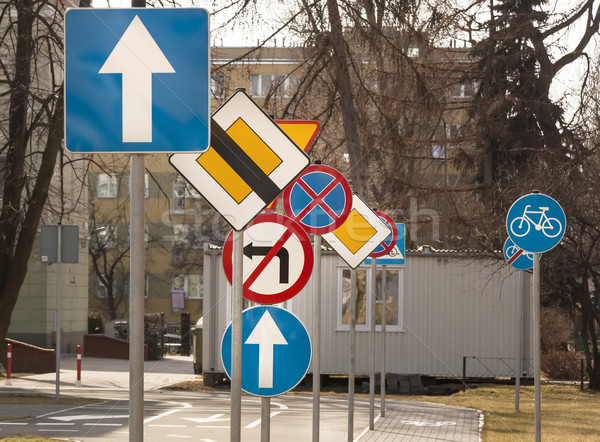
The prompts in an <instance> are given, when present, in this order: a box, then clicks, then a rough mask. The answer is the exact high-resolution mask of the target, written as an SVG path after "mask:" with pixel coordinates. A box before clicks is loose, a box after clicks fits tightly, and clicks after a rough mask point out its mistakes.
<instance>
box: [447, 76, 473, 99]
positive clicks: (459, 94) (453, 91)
mask: <svg viewBox="0 0 600 442" xmlns="http://www.w3.org/2000/svg"><path fill="white" fill-rule="evenodd" d="M478 90H479V81H478V80H466V81H464V82H462V83H454V84H451V85H450V86H449V93H450V98H461V99H462V98H473V97H475V94H476V93H477V91H478Z"/></svg>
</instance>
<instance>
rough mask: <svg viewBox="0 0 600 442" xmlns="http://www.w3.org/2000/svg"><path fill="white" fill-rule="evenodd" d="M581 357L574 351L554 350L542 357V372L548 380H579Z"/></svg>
mask: <svg viewBox="0 0 600 442" xmlns="http://www.w3.org/2000/svg"><path fill="white" fill-rule="evenodd" d="M580 358H581V355H580V354H579V353H576V352H574V351H562V350H553V351H550V352H548V353H546V354H543V355H542V367H541V369H542V371H543V372H544V374H545V375H546V377H547V378H548V379H553V380H558V379H560V380H572V381H573V380H578V379H579V377H580V367H581V365H580V364H581V363H580V362H579V361H580Z"/></svg>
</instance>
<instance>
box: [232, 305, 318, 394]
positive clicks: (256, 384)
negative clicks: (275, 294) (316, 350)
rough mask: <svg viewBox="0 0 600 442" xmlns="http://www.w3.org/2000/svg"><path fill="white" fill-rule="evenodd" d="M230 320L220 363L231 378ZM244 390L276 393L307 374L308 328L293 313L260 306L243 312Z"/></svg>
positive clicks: (281, 392)
mask: <svg viewBox="0 0 600 442" xmlns="http://www.w3.org/2000/svg"><path fill="white" fill-rule="evenodd" d="M231 333H232V331H231V323H230V324H229V327H227V329H226V330H225V333H224V334H223V339H222V341H221V362H222V363H223V368H225V372H226V373H227V376H229V377H231V341H232V340H231ZM242 343H243V344H242V390H244V391H246V392H248V393H250V394H253V395H255V396H264V397H270V396H276V395H279V394H283V393H285V392H286V391H289V390H291V389H292V388H294V387H295V386H296V385H298V384H299V383H300V381H301V380H302V379H303V378H304V376H305V375H306V372H307V371H308V367H309V365H310V361H311V358H312V345H311V342H310V336H309V335H308V332H307V330H306V327H305V326H304V324H302V322H301V321H300V320H299V319H298V318H297V317H296V316H295V315H293V314H292V313H290V312H288V311H287V310H284V309H282V308H279V307H273V306H266V305H260V306H256V307H251V308H249V309H247V310H244V312H243V313H242Z"/></svg>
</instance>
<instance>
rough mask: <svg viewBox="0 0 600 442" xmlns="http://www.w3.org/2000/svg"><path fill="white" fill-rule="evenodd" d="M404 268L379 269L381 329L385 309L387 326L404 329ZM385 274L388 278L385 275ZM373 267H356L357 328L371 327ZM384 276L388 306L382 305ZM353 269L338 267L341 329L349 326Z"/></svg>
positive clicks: (377, 309) (377, 316)
mask: <svg viewBox="0 0 600 442" xmlns="http://www.w3.org/2000/svg"><path fill="white" fill-rule="evenodd" d="M403 272H404V269H402V268H398V267H391V266H386V268H385V271H384V270H383V267H379V268H378V269H377V271H376V278H377V279H376V293H375V321H376V329H377V330H381V321H382V317H383V315H382V312H385V317H386V330H387V331H402V324H403V321H402V276H403ZM384 274H385V278H384ZM371 278H372V275H371V270H370V269H367V268H358V269H357V270H356V290H357V292H356V330H359V331H361V330H362V331H365V330H370V329H371V287H372V282H371V281H372V279H371ZM384 279H385V294H386V296H385V308H383V307H382V286H383V281H384ZM350 289H351V270H350V269H349V268H347V267H339V268H338V327H337V328H338V329H339V330H349V329H350Z"/></svg>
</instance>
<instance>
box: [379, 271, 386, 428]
mask: <svg viewBox="0 0 600 442" xmlns="http://www.w3.org/2000/svg"><path fill="white" fill-rule="evenodd" d="M386 271H387V269H386V266H383V268H382V269H381V340H382V344H381V382H380V388H381V407H380V408H381V417H385V364H386V360H385V354H386V348H385V345H386V343H385V341H386V335H385V332H386V330H385V325H386V323H387V303H386V302H387V301H386V299H385V298H386V290H387V288H386V279H387V274H386Z"/></svg>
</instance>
